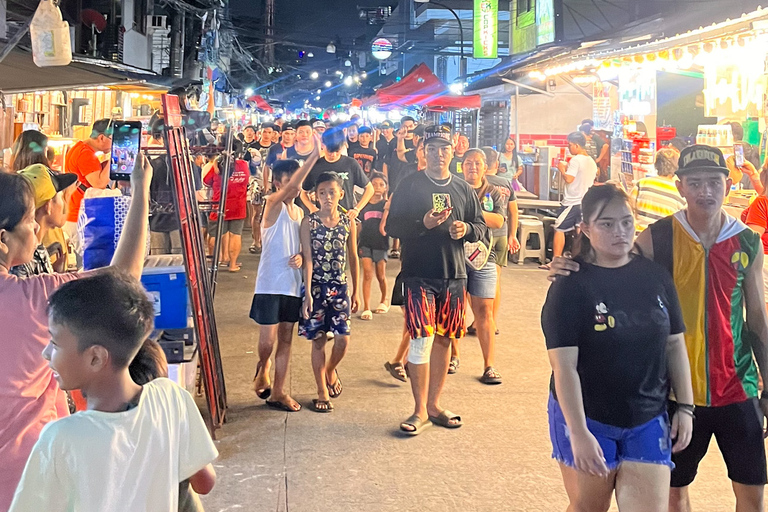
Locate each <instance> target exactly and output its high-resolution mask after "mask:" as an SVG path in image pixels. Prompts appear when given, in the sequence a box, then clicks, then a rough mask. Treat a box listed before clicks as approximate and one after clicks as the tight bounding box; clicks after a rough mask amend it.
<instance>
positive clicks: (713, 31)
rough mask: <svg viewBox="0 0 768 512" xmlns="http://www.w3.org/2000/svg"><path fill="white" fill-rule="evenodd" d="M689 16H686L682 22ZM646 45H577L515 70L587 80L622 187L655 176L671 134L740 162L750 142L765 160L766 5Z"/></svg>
mask: <svg viewBox="0 0 768 512" xmlns="http://www.w3.org/2000/svg"><path fill="white" fill-rule="evenodd" d="M695 15H696V13H692V14H691V13H686V17H688V18H691V17H692V16H695ZM643 39H645V40H646V41H648V42H644V43H640V44H637V42H636V40H635V41H633V42H628V41H626V40H621V41H608V42H595V43H594V44H589V45H583V47H582V49H580V50H577V51H574V52H571V53H569V54H568V55H565V56H561V57H559V58H556V59H549V60H548V61H546V62H544V63H541V62H539V63H536V64H531V65H529V66H527V67H525V68H524V69H521V70H520V72H524V73H526V74H527V76H528V77H530V78H533V79H537V80H540V81H541V82H542V83H546V82H547V81H548V80H550V79H551V78H553V77H563V76H565V77H567V78H568V79H569V80H572V81H578V82H579V83H582V84H588V83H591V84H592V88H593V119H594V122H595V128H596V129H602V130H606V131H607V132H608V133H610V134H612V137H613V143H612V166H611V177H612V178H613V179H616V180H620V181H622V183H624V184H625V185H626V186H627V188H631V187H632V184H633V183H634V182H635V181H636V180H638V179H640V178H642V177H644V176H648V175H652V174H654V173H655V170H654V168H653V158H654V154H655V152H656V150H658V149H659V147H660V146H661V145H663V144H666V143H668V142H669V141H670V140H671V139H672V138H674V137H680V138H683V139H685V141H686V142H687V143H700V144H708V145H713V146H717V147H719V148H720V149H721V150H722V151H723V153H724V154H725V155H726V157H734V156H736V158H738V155H735V153H737V154H738V153H740V152H741V151H742V150H743V146H748V145H752V146H755V147H758V148H759V155H760V156H759V161H762V159H763V157H764V154H765V145H766V144H765V139H766V137H765V133H766V117H767V116H768V110H767V108H768V107H767V106H766V101H765V98H766V89H767V88H768V75H767V74H766V67H765V62H766V57H767V56H768V9H758V10H756V11H754V12H751V13H748V14H744V15H742V16H741V17H738V18H735V19H728V20H725V21H722V22H720V23H714V24H711V25H707V26H700V28H697V29H695V30H689V31H687V32H681V33H680V34H678V35H675V36H673V37H665V38H659V39H656V40H649V39H650V38H643ZM733 121H736V122H739V123H740V124H741V125H742V126H743V128H744V140H743V143H740V141H739V140H734V137H733V132H732V131H731V126H730V124H729V123H730V122H733ZM740 145H741V146H742V147H741V148H739V146H740ZM758 163H759V162H758ZM747 185H748V184H747ZM738 188H740V186H739V185H737V186H736V189H735V190H734V192H733V193H732V197H734V201H735V202H737V203H740V205H734V207H737V208H738V207H742V208H743V205H745V204H748V199H749V198H748V196H750V195H751V194H750V193H749V192H745V193H743V194H739V193H738V192H737V189H738ZM737 196H743V197H746V198H747V199H746V200H744V199H743V197H741V198H737Z"/></svg>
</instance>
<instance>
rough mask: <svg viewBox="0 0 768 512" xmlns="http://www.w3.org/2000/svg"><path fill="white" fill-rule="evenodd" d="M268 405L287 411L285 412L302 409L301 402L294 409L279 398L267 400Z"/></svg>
mask: <svg viewBox="0 0 768 512" xmlns="http://www.w3.org/2000/svg"><path fill="white" fill-rule="evenodd" d="M267 406H268V407H271V408H273V409H278V410H280V411H285V412H299V411H300V410H301V404H299V408H298V409H294V408H293V407H291V406H290V405H288V404H284V403H283V402H279V401H277V400H274V401H272V400H267Z"/></svg>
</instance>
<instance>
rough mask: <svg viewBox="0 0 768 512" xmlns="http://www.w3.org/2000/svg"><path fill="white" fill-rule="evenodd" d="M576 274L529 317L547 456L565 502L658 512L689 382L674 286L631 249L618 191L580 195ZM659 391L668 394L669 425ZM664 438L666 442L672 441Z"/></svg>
mask: <svg viewBox="0 0 768 512" xmlns="http://www.w3.org/2000/svg"><path fill="white" fill-rule="evenodd" d="M582 211H583V214H584V221H583V222H582V224H581V234H580V238H579V240H578V245H577V249H578V256H577V258H576V259H577V260H578V261H579V264H580V265H581V267H580V271H579V272H575V273H572V274H571V275H570V276H568V277H564V278H558V280H557V282H555V283H554V284H553V285H552V287H551V288H550V290H549V293H548V295H547V301H546V303H545V304H544V309H543V310H542V315H541V323H542V328H543V330H544V336H545V338H546V342H547V349H548V353H549V360H550V363H551V365H552V371H553V373H552V379H551V381H550V398H549V431H550V437H551V440H552V447H553V449H552V456H553V457H554V458H555V459H557V461H558V462H559V463H560V469H561V472H562V475H563V481H564V483H565V490H566V492H567V493H568V498H569V499H570V502H571V505H570V507H569V509H568V510H589V511H594V512H601V511H607V510H608V508H609V507H610V504H611V496H612V495H613V492H614V490H615V492H616V502H617V504H618V507H619V510H620V511H621V510H644V511H649V512H650V511H658V512H662V511H664V512H666V510H667V507H668V500H669V481H670V470H671V467H672V460H671V457H672V452H678V451H680V450H682V449H684V448H685V447H686V446H687V445H688V443H689V442H690V439H691V432H692V430H693V405H692V404H693V389H692V387H691V374H690V367H689V365H688V355H687V352H686V346H685V340H684V338H683V332H684V330H685V326H684V324H683V317H682V313H681V311H680V305H679V303H678V299H677V292H676V291H675V286H674V284H673V282H672V278H671V277H670V276H669V274H668V273H667V271H666V270H664V269H663V268H662V267H661V266H659V265H657V264H656V263H653V262H652V261H650V260H648V259H645V258H643V257H641V256H639V255H636V254H633V252H632V245H633V238H634V234H635V221H634V217H633V215H632V210H631V209H630V205H629V201H628V198H627V195H626V193H624V191H623V190H621V189H619V188H617V187H615V186H614V185H610V184H607V185H602V186H595V187H592V188H591V189H590V190H589V191H588V192H587V193H586V195H585V196H584V199H583V200H582ZM670 387H671V388H672V390H673V391H674V394H675V398H676V399H677V401H678V402H679V405H678V407H677V410H676V412H675V413H674V415H673V416H672V419H671V422H670V420H669V416H668V415H667V398H668V397H669V392H670ZM672 440H675V443H674V445H673V444H672Z"/></svg>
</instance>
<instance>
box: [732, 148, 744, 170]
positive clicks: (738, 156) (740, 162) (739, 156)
mask: <svg viewBox="0 0 768 512" xmlns="http://www.w3.org/2000/svg"><path fill="white" fill-rule="evenodd" d="M733 159H734V160H735V161H736V167H744V144H734V145H733Z"/></svg>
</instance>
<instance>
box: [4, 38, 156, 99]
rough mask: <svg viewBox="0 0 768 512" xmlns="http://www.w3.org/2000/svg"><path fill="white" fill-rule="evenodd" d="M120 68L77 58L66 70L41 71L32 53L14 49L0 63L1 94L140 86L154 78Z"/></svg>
mask: <svg viewBox="0 0 768 512" xmlns="http://www.w3.org/2000/svg"><path fill="white" fill-rule="evenodd" d="M87 61H91V62H87ZM119 66H120V65H119V64H117V63H110V62H106V61H99V60H92V59H81V58H78V57H76V58H75V60H73V61H72V62H71V63H70V64H69V65H67V66H56V67H47V68H39V67H37V66H36V65H35V63H34V62H33V61H32V54H31V53H29V52H26V51H24V50H21V49H14V50H13V51H11V53H9V54H8V56H7V57H6V58H5V59H4V60H3V61H2V62H0V92H2V93H4V94H13V93H18V92H29V91H42V90H67V89H77V88H81V87H93V86H98V85H119V84H131V83H141V82H142V81H143V80H144V79H145V78H151V77H152V76H155V75H154V74H152V73H150V72H144V71H142V70H139V69H136V68H129V67H127V66H122V67H123V68H125V69H124V70H120V69H116V67H119Z"/></svg>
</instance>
